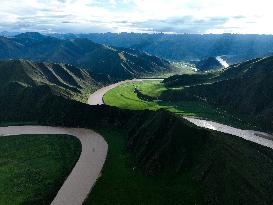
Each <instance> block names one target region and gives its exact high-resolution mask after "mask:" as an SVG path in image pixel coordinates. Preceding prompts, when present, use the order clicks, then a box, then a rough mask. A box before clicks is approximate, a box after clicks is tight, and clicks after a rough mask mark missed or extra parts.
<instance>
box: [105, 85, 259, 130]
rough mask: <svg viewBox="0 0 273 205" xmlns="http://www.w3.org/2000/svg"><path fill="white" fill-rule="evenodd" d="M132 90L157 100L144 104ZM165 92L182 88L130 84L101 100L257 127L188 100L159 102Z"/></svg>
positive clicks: (138, 108) (248, 121)
mask: <svg viewBox="0 0 273 205" xmlns="http://www.w3.org/2000/svg"><path fill="white" fill-rule="evenodd" d="M136 88H137V89H138V90H139V91H141V93H142V94H144V95H147V96H151V97H153V98H155V99H158V100H153V101H147V100H142V99H140V98H139V97H138V96H137V94H136V93H135V89H136ZM168 89H172V90H173V91H176V90H177V91H179V90H181V89H183V87H177V88H167V87H165V85H164V84H163V83H161V82H159V81H140V82H132V83H131V82H130V83H126V84H122V85H120V86H118V87H116V88H114V89H112V90H110V91H109V92H107V93H106V94H105V96H104V98H103V99H104V102H105V103H106V104H107V105H111V106H116V107H119V108H122V109H132V110H144V109H149V110H158V109H166V110H168V111H170V112H174V113H176V114H178V115H182V116H191V117H200V118H203V119H210V120H214V121H217V122H222V123H225V124H228V125H232V126H235V127H239V128H244V129H250V128H251V129H254V128H256V129H258V128H259V127H258V125H257V124H256V123H255V122H251V121H250V120H249V118H247V117H246V116H243V115H237V114H233V113H228V112H227V111H225V110H223V109H221V108H219V107H213V106H211V105H209V104H207V103H204V102H198V101H188V100H185V101H176V102H172V101H162V100H160V96H161V95H162V93H163V92H166V91H168Z"/></svg>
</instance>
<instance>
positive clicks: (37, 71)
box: [0, 60, 99, 102]
mask: <svg viewBox="0 0 273 205" xmlns="http://www.w3.org/2000/svg"><path fill="white" fill-rule="evenodd" d="M0 73H1V75H0V84H1V87H0V95H1V94H3V93H7V94H8V95H14V92H20V91H22V92H23V90H26V89H28V88H30V87H43V86H44V87H48V88H50V89H51V90H52V92H54V93H56V94H57V95H61V96H63V97H66V98H71V99H76V100H79V101H82V102H86V100H87V97H88V94H89V93H91V92H93V91H95V89H96V88H98V86H99V84H98V83H96V82H95V81H94V80H93V78H92V77H91V76H90V73H88V72H87V71H86V70H82V69H78V68H76V67H73V66H69V65H66V64H48V63H34V62H31V61H27V60H10V61H0Z"/></svg>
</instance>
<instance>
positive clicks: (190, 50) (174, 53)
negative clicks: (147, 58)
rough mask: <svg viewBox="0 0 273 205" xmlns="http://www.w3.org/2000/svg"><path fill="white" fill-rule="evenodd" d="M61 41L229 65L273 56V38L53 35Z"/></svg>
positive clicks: (187, 35) (161, 34)
mask: <svg viewBox="0 0 273 205" xmlns="http://www.w3.org/2000/svg"><path fill="white" fill-rule="evenodd" d="M53 35H54V36H55V37H58V38H61V39H71V38H88V39H90V40H92V41H94V42H97V43H101V44H108V45H113V46H118V47H127V48H135V49H138V50H141V51H146V52H148V53H150V54H152V55H156V56H159V57H162V58H165V59H170V60H178V61H179V60H186V61H191V60H201V59H205V58H208V57H211V56H214V57H216V56H225V57H226V58H227V62H228V63H229V64H233V63H238V62H243V61H245V60H249V59H252V58H257V57H263V56H268V55H271V54H272V53H273V36H272V35H239V34H219V35H218V34H216V35H215V34H205V35H198V34H179V35H177V34H174V35H169V34H163V33H158V34H140V33H121V34H117V33H105V34H79V35H73V34H72V35H71V34H64V35H62V34H59V35H58V34H53Z"/></svg>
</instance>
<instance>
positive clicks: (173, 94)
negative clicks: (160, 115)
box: [162, 57, 273, 129]
mask: <svg viewBox="0 0 273 205" xmlns="http://www.w3.org/2000/svg"><path fill="white" fill-rule="evenodd" d="M272 81H273V57H268V58H264V59H254V60H252V61H247V62H245V63H242V64H237V65H234V66H232V67H230V68H229V69H227V70H225V71H223V72H222V73H221V74H220V75H219V76H218V77H217V80H216V81H215V82H214V83H211V84H201V85H200V84H199V85H196V86H190V87H186V88H184V89H182V90H178V91H177V90H176V91H172V90H169V91H167V92H165V93H163V94H162V99H165V100H167V101H170V100H171V101H181V100H185V99H186V100H194V101H200V102H206V103H209V104H211V105H213V106H216V107H222V108H224V109H226V110H228V111H230V112H232V113H240V114H244V115H248V116H250V119H254V120H256V121H260V122H261V123H262V124H263V125H264V127H265V128H267V129H272V128H273V118H272V116H273V92H272V90H273V84H272ZM168 83H170V82H168Z"/></svg>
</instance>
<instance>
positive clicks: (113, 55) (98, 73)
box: [0, 33, 171, 81]
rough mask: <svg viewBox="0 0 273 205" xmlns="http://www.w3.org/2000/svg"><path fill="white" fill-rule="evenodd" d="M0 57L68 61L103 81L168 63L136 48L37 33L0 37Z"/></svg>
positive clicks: (132, 75)
mask: <svg viewBox="0 0 273 205" xmlns="http://www.w3.org/2000/svg"><path fill="white" fill-rule="evenodd" d="M0 59H28V60H33V61H42V62H51V63H66V64H72V65H74V66H77V67H82V68H86V69H88V70H90V71H91V72H92V73H93V74H94V77H95V78H96V80H104V81H109V80H110V81H117V80H122V79H128V78H135V77H139V76H141V75H144V74H151V73H154V72H158V71H164V70H168V69H169V68H170V67H171V65H170V64H169V63H168V62H167V61H165V60H162V59H160V58H157V57H155V56H151V55H148V54H146V53H143V52H139V51H136V50H132V49H127V48H126V49H125V48H124V49H123V48H115V47H110V46H106V45H101V44H96V43H93V42H92V41H90V40H88V39H85V38H78V39H71V40H60V39H57V38H52V37H48V36H43V35H41V34H39V33H24V34H20V35H18V36H15V37H13V38H5V37H0Z"/></svg>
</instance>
